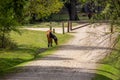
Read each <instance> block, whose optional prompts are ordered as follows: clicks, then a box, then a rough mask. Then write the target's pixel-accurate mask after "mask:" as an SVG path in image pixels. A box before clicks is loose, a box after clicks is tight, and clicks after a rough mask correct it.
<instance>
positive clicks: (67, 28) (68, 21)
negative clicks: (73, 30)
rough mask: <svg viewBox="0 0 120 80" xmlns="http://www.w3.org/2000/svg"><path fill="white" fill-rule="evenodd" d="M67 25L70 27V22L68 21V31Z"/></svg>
mask: <svg viewBox="0 0 120 80" xmlns="http://www.w3.org/2000/svg"><path fill="white" fill-rule="evenodd" d="M69 27H70V22H69V21H68V26H67V32H70V31H69Z"/></svg>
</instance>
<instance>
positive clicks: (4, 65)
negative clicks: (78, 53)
mask: <svg viewBox="0 0 120 80" xmlns="http://www.w3.org/2000/svg"><path fill="white" fill-rule="evenodd" d="M21 32H22V35H19V34H17V33H15V32H12V33H11V34H10V35H11V38H12V40H13V41H14V42H15V43H16V44H17V47H16V48H15V49H12V50H5V49H0V75H3V74H6V73H7V72H10V71H11V69H14V68H15V67H17V66H18V65H20V64H22V63H25V62H29V61H32V60H35V59H37V58H41V57H44V56H46V55H49V54H51V53H52V52H53V51H54V50H56V48H57V46H56V45H55V44H53V46H54V47H52V48H47V38H46V33H45V32H42V31H28V30H22V31H21ZM56 35H57V37H58V39H59V45H60V44H62V43H64V42H66V41H67V40H68V39H69V38H71V36H70V35H68V34H64V35H62V34H56Z"/></svg>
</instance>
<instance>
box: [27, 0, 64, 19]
mask: <svg viewBox="0 0 120 80" xmlns="http://www.w3.org/2000/svg"><path fill="white" fill-rule="evenodd" d="M62 7H63V3H62V2H61V1H60V0H30V1H29V8H28V14H29V15H30V16H31V18H32V19H31V20H32V21H34V20H36V19H42V18H47V17H48V16H50V15H51V14H53V13H57V12H59V11H60V9H61V8H62Z"/></svg>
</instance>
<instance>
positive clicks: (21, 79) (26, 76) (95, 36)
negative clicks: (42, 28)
mask: <svg viewBox="0 0 120 80" xmlns="http://www.w3.org/2000/svg"><path fill="white" fill-rule="evenodd" d="M107 32H109V27H108V25H107V24H100V25H97V26H96V27H95V26H93V25H89V26H86V27H83V28H79V29H76V30H74V31H72V33H70V34H72V35H74V38H73V39H71V40H70V41H69V42H68V43H66V44H64V45H60V48H59V50H58V51H56V52H55V53H54V54H53V55H49V56H47V57H45V58H43V59H40V60H35V61H32V62H30V63H28V64H26V65H25V67H24V68H22V69H21V71H20V72H16V73H15V74H10V75H9V76H7V77H5V78H4V79H0V80H91V79H92V78H93V77H94V74H95V69H96V66H97V64H96V62H98V60H100V59H102V58H103V57H105V55H107V54H108V53H109V51H110V50H111V47H110V46H111V45H112V43H113V40H114V38H115V37H113V35H110V34H107Z"/></svg>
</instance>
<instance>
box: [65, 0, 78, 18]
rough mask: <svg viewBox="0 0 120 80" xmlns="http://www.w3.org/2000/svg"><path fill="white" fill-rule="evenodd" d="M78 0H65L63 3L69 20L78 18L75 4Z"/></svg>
mask: <svg viewBox="0 0 120 80" xmlns="http://www.w3.org/2000/svg"><path fill="white" fill-rule="evenodd" d="M77 1H78V0H65V1H64V2H65V3H64V5H65V7H66V8H67V10H68V14H69V19H70V20H79V17H78V15H77V9H76V4H77Z"/></svg>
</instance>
